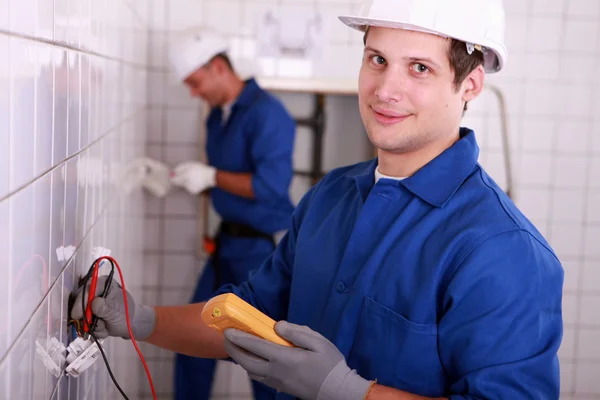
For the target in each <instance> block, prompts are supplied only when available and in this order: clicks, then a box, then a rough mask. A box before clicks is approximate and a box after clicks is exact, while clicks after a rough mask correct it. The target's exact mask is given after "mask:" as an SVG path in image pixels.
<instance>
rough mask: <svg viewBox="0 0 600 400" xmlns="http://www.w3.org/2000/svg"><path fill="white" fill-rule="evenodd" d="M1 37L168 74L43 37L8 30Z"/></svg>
mask: <svg viewBox="0 0 600 400" xmlns="http://www.w3.org/2000/svg"><path fill="white" fill-rule="evenodd" d="M0 35H5V36H8V37H16V38H19V39H24V40H30V41H33V42H38V43H42V44H46V45H48V46H52V47H57V48H62V49H66V50H71V51H74V52H77V53H81V54H87V55H90V56H95V57H100V58H103V59H105V60H110V61H116V62H118V63H120V64H125V65H128V66H131V67H135V68H139V69H145V70H147V71H152V72H167V69H166V68H160V67H153V66H151V65H147V64H140V63H136V62H132V61H127V60H124V59H121V58H119V57H114V56H109V55H105V54H102V53H99V52H97V51H93V50H86V49H82V48H79V47H77V46H73V45H70V44H67V43H60V42H56V41H54V40H50V39H46V38H42V37H36V36H32V35H27V34H23V33H18V32H11V31H10V30H6V29H0Z"/></svg>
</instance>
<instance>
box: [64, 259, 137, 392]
mask: <svg viewBox="0 0 600 400" xmlns="http://www.w3.org/2000/svg"><path fill="white" fill-rule="evenodd" d="M110 263H111V266H112V268H111V271H110V274H109V275H108V279H107V281H106V283H105V284H104V290H103V291H102V293H101V294H100V297H106V295H107V294H108V291H109V290H110V286H111V282H112V277H113V275H114V272H115V265H114V264H113V262H112V261H110ZM101 265H102V264H100V263H99V261H98V260H96V261H94V263H93V264H92V266H91V267H90V270H89V271H88V273H87V274H86V276H85V277H84V278H83V293H84V294H85V292H86V287H87V284H88V281H89V280H90V279H92V280H93V282H92V283H93V285H91V286H94V292H95V287H96V283H97V280H98V269H100V266H101ZM91 290H92V289H91V287H90V293H88V298H91V299H92V300H93V294H94V293H93V292H91ZM84 297H85V296H81V306H82V307H83V308H82V309H83V310H84V311H85V312H84V316H83V325H84V330H86V331H87V332H85V334H88V335H89V336H90V337H91V338H92V339H93V341H94V343H96V346H98V350H100V354H102V359H103V360H104V364H106V369H107V370H108V374H109V375H110V378H111V379H112V381H113V383H114V384H115V386H116V388H117V389H118V390H119V392H120V393H121V395H122V396H123V398H124V399H125V400H129V398H128V397H127V395H126V394H125V392H124V391H123V389H121V386H120V385H119V383H118V382H117V379H116V378H115V376H114V374H113V372H112V369H111V368H110V364H109V362H108V358H107V357H106V354H105V353H104V349H103V348H102V346H101V345H100V342H99V341H98V338H96V336H95V335H94V331H95V330H96V325H97V323H98V318H97V317H95V316H94V317H93V322H92V321H90V320H89V318H88V316H87V315H89V313H88V311H89V312H91V301H88V308H89V309H86V308H85V299H84ZM74 322H75V323H76V324H77V327H78V328H79V321H74ZM90 322H91V327H90V326H89V325H88V324H89V323H90ZM78 333H79V332H78Z"/></svg>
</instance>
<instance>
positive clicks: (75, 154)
mask: <svg viewBox="0 0 600 400" xmlns="http://www.w3.org/2000/svg"><path fill="white" fill-rule="evenodd" d="M143 111H145V108H144V107H142V108H139V109H138V110H137V111H135V112H133V113H132V114H131V115H130V116H129V117H127V118H126V119H124V120H123V121H120V122H119V125H117V126H114V127H112V128H111V129H109V130H108V131H107V132H106V133H104V134H103V135H102V136H100V137H98V138H97V139H95V140H94V141H92V142H90V143H89V144H88V145H87V146H85V147H83V148H81V149H79V150H78V151H77V152H75V153H73V154H71V155H70V156H68V157H66V158H65V159H63V160H62V161H60V164H56V165H53V166H52V167H50V168H49V169H47V170H46V171H44V172H42V173H41V174H40V175H38V176H36V177H34V178H32V179H30V180H29V181H27V182H26V183H24V184H23V185H21V186H19V187H18V188H16V189H14V190H12V191H10V192H8V193H7V194H5V195H4V196H2V197H0V202H3V201H5V200H7V199H8V198H10V197H12V196H14V195H16V194H17V193H19V192H21V191H23V190H25V189H27V188H28V187H29V186H30V185H32V184H33V183H35V182H36V181H38V180H40V179H42V178H43V177H44V176H46V175H48V174H49V173H52V172H54V171H55V170H56V169H58V168H60V167H62V166H63V165H65V164H66V163H68V162H69V161H71V160H72V159H73V158H75V157H77V156H79V155H80V154H81V153H83V152H84V151H86V150H88V149H90V148H91V147H93V146H94V145H96V144H98V143H100V142H101V141H102V140H103V139H105V138H107V137H108V136H109V135H111V134H112V133H114V132H115V131H116V130H117V128H119V126H120V125H121V124H123V123H125V122H128V121H130V120H132V119H134V118H135V117H136V116H137V114H139V113H141V112H143Z"/></svg>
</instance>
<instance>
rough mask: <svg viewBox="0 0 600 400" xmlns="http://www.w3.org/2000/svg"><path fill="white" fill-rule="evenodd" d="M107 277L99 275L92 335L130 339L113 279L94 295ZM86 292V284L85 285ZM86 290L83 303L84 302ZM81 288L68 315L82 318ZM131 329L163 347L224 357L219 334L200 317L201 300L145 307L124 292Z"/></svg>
mask: <svg viewBox="0 0 600 400" xmlns="http://www.w3.org/2000/svg"><path fill="white" fill-rule="evenodd" d="M107 279H108V277H107V276H103V277H100V278H99V279H98V284H97V287H96V297H95V298H94V300H93V301H92V313H93V314H94V315H95V316H96V317H98V318H100V319H99V320H98V324H97V326H96V329H95V330H94V334H95V336H96V337H98V338H100V339H103V338H106V337H108V336H117V337H122V338H125V339H129V338H131V336H130V334H129V330H128V328H127V319H126V313H125V303H124V300H123V292H122V288H121V287H120V285H119V284H118V283H117V282H116V281H113V283H112V284H111V286H110V289H109V291H108V294H107V295H106V297H105V298H101V297H98V296H99V295H100V293H101V292H102V291H103V290H104V287H105V285H106V280H107ZM86 289H87V291H89V286H88V287H87V288H86ZM87 291H86V295H85V300H84V302H83V304H87ZM82 295H83V291H82V290H81V289H80V290H79V292H78V294H77V298H76V300H75V301H74V303H73V306H72V308H71V318H73V319H75V320H81V319H82V318H83V309H82V300H81V296H82ZM127 303H128V309H129V315H130V318H131V320H130V322H131V329H132V332H133V336H134V337H135V339H136V340H140V341H146V342H149V343H152V344H154V345H156V346H159V347H162V348H164V349H168V350H172V351H175V352H178V353H182V354H187V355H190V356H196V357H203V358H226V357H227V354H226V353H225V348H224V346H223V334H222V333H220V332H218V331H216V330H214V329H212V328H209V327H208V326H206V324H204V322H203V321H202V318H201V317H200V315H201V313H202V308H203V307H204V304H205V303H196V304H188V305H184V306H170V307H149V306H145V305H142V304H137V303H136V301H135V300H134V298H133V296H131V294H129V293H127Z"/></svg>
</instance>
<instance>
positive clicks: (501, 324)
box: [438, 230, 564, 400]
mask: <svg viewBox="0 0 600 400" xmlns="http://www.w3.org/2000/svg"><path fill="white" fill-rule="evenodd" d="M563 277H564V272H563V268H562V266H561V264H560V262H559V261H558V259H557V258H556V256H555V255H554V253H553V252H552V251H551V250H550V249H549V248H548V247H546V245H545V244H543V243H541V242H539V241H538V240H537V239H536V238H534V237H532V236H531V235H530V234H529V233H528V232H526V231H521V230H515V231H511V232H505V233H502V234H499V235H497V236H494V237H492V238H489V239H487V240H485V241H484V242H483V243H481V244H480V245H478V246H476V247H475V248H474V250H472V251H471V252H470V253H469V254H468V255H466V257H464V259H463V260H462V262H459V264H458V267H457V269H456V271H455V272H454V275H453V277H452V278H451V279H450V281H449V284H448V287H447V289H446V292H445V294H444V298H443V304H444V311H445V312H444V315H443V317H442V318H441V320H440V322H439V326H438V343H439V349H440V357H441V360H442V364H443V365H444V368H445V370H446V373H447V374H448V378H449V383H450V394H451V395H450V399H455V400H457V399H489V400H493V399H540V400H542V399H544V400H548V399H558V397H559V392H560V390H559V389H560V378H559V364H558V356H557V351H558V348H559V346H560V342H561V339H562V332H563V325H562V312H561V302H562V285H563Z"/></svg>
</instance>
